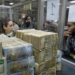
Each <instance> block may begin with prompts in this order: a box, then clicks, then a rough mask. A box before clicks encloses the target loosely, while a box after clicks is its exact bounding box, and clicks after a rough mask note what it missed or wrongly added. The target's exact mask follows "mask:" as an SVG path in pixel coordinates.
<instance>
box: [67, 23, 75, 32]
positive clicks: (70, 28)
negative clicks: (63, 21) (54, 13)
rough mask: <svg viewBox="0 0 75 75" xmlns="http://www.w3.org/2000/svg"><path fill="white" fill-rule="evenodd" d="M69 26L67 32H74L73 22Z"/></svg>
mask: <svg viewBox="0 0 75 75" xmlns="http://www.w3.org/2000/svg"><path fill="white" fill-rule="evenodd" d="M67 26H68V28H67V30H68V31H69V32H71V33H72V30H73V29H75V25H74V24H73V23H71V22H68V24H67Z"/></svg>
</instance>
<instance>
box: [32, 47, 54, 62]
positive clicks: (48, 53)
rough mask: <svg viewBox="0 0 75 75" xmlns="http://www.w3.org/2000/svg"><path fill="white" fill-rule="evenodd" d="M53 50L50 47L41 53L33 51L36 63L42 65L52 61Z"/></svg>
mask: <svg viewBox="0 0 75 75" xmlns="http://www.w3.org/2000/svg"><path fill="white" fill-rule="evenodd" d="M52 52H53V51H52V48H51V47H49V48H46V49H43V50H41V51H39V50H37V49H34V50H33V55H34V56H35V61H36V62H37V63H42V62H44V61H45V60H50V59H52Z"/></svg>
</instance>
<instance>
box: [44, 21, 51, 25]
mask: <svg viewBox="0 0 75 75" xmlns="http://www.w3.org/2000/svg"><path fill="white" fill-rule="evenodd" d="M45 23H47V24H50V23H51V22H50V21H46V22H45ZM45 23H44V24H43V26H45Z"/></svg>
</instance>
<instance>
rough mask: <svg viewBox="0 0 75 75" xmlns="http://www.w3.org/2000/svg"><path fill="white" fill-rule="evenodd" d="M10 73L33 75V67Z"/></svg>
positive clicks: (14, 74)
mask: <svg viewBox="0 0 75 75" xmlns="http://www.w3.org/2000/svg"><path fill="white" fill-rule="evenodd" d="M11 75H34V69H33V68H31V69H29V70H25V71H22V72H17V73H13V74H11Z"/></svg>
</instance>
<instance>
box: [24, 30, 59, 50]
mask: <svg viewBox="0 0 75 75" xmlns="http://www.w3.org/2000/svg"><path fill="white" fill-rule="evenodd" d="M23 40H24V41H26V42H29V43H32V44H33V47H34V48H35V49H37V50H41V49H43V48H47V47H49V46H51V45H56V44H57V43H58V34H57V33H50V32H49V33H47V32H42V31H39V32H37V31H35V32H31V33H24V34H23ZM34 40H35V41H34ZM36 42H37V43H36Z"/></svg>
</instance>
